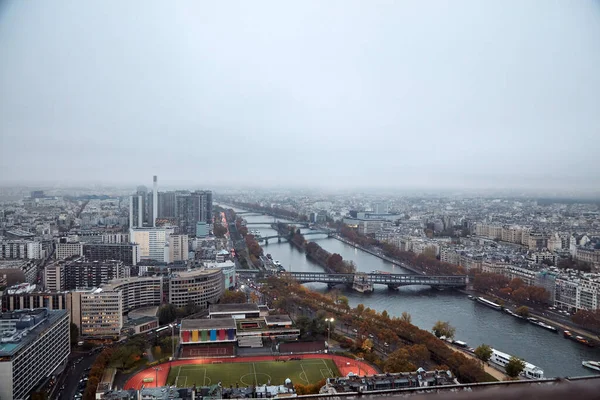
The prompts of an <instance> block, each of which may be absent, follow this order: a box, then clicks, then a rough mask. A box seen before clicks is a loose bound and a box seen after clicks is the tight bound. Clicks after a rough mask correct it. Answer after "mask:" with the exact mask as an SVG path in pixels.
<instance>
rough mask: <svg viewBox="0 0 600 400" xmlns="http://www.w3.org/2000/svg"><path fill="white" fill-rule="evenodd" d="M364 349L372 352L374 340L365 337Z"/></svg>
mask: <svg viewBox="0 0 600 400" xmlns="http://www.w3.org/2000/svg"><path fill="white" fill-rule="evenodd" d="M361 349H362V351H365V352H367V353H368V352H370V351H371V350H373V341H372V340H371V339H365V340H364V341H363V343H362V346H361Z"/></svg>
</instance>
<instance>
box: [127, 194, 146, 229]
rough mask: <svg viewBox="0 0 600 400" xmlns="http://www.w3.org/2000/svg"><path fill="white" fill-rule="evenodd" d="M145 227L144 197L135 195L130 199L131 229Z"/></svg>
mask: <svg viewBox="0 0 600 400" xmlns="http://www.w3.org/2000/svg"><path fill="white" fill-rule="evenodd" d="M142 226H144V196H142V195H138V194H134V195H131V196H130V197H129V227H130V228H138V227H142Z"/></svg>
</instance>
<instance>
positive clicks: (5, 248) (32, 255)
mask: <svg viewBox="0 0 600 400" xmlns="http://www.w3.org/2000/svg"><path fill="white" fill-rule="evenodd" d="M43 254H44V253H43V251H42V242H37V241H31V240H5V241H2V242H0V258H8V259H28V260H36V259H40V258H43Z"/></svg>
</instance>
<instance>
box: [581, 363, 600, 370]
mask: <svg viewBox="0 0 600 400" xmlns="http://www.w3.org/2000/svg"><path fill="white" fill-rule="evenodd" d="M581 365H582V366H584V367H586V368H589V369H593V370H594V371H598V372H600V361H582V362H581Z"/></svg>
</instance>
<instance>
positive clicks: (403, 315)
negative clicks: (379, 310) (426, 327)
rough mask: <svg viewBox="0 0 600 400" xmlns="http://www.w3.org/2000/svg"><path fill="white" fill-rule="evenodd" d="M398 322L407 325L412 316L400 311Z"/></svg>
mask: <svg viewBox="0 0 600 400" xmlns="http://www.w3.org/2000/svg"><path fill="white" fill-rule="evenodd" d="M400 320H401V321H403V322H406V323H407V324H410V323H411V322H412V316H411V315H410V314H409V313H408V312H406V311H402V315H401V316H400Z"/></svg>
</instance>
